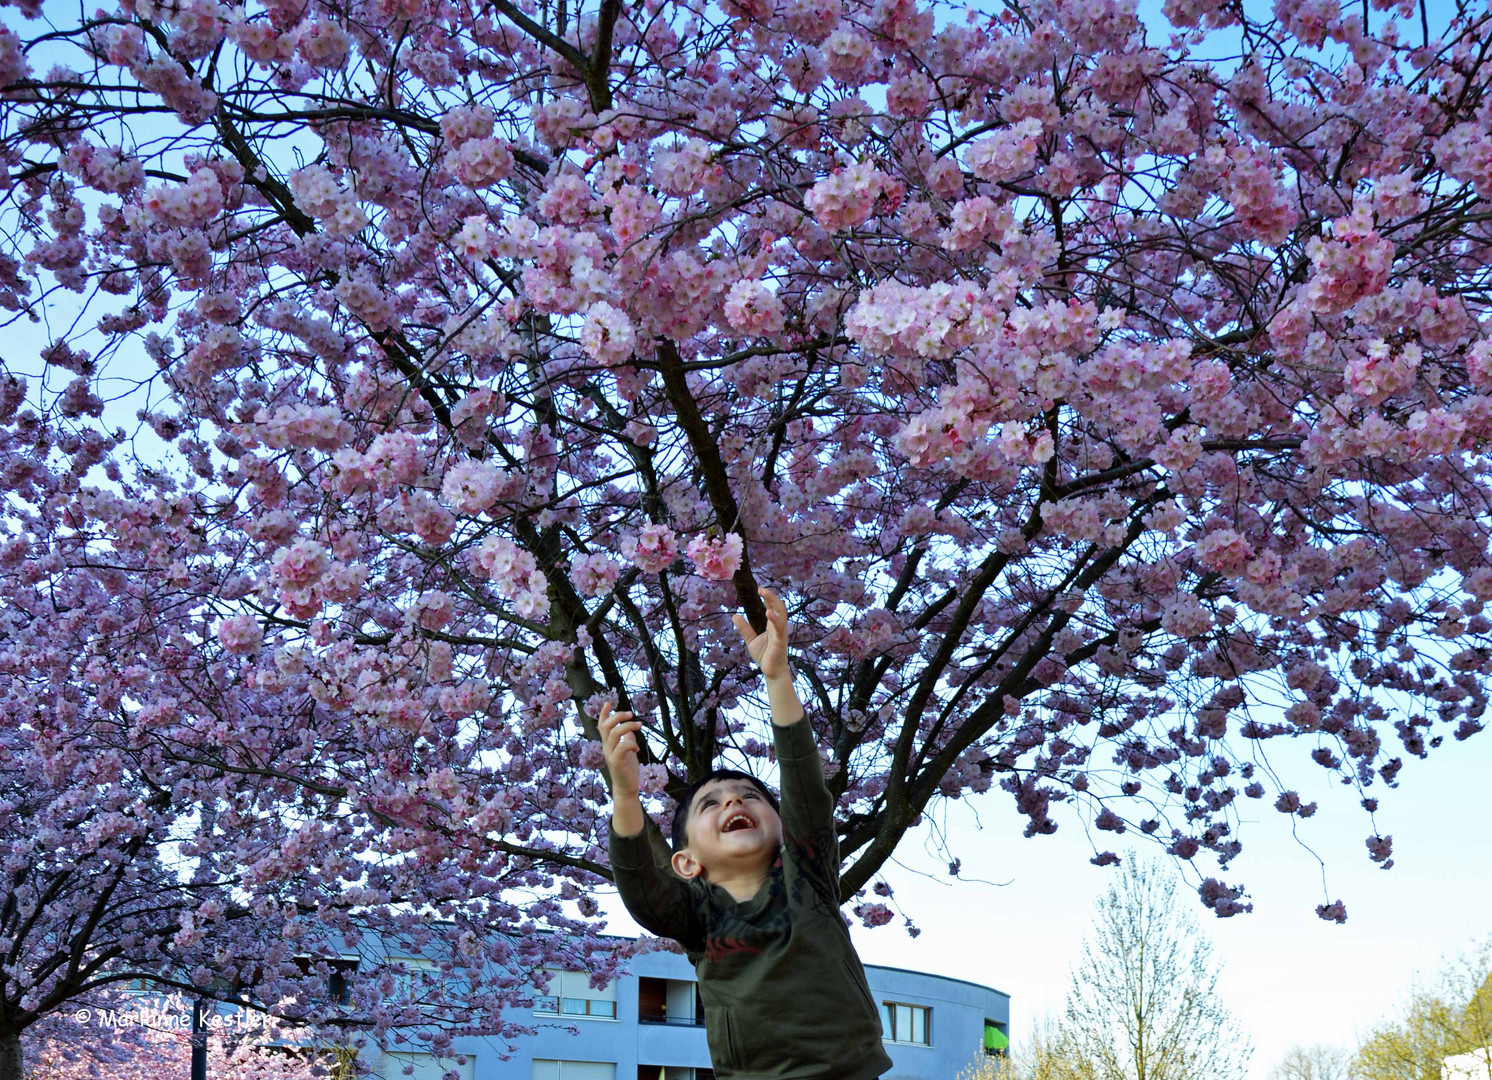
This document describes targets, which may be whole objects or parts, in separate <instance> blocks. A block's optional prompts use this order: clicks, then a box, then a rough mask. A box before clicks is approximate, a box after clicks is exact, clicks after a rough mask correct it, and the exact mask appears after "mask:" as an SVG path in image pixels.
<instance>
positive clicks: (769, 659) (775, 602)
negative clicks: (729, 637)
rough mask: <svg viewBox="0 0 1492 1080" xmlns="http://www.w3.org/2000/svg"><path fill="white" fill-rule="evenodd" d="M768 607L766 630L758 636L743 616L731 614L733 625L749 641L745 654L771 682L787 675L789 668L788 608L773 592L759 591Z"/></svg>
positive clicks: (767, 590)
mask: <svg viewBox="0 0 1492 1080" xmlns="http://www.w3.org/2000/svg"><path fill="white" fill-rule="evenodd" d="M757 592H758V593H760V594H761V598H762V600H763V601H765V602H766V607H767V628H766V630H764V631H763V632H762V633H760V634H758V633H757V632H756V631H755V630H753V629H751V624H750V623H749V622H747V621H746V617H745V616H744V615H732V616H731V617H730V618H731V622H733V623H735V624H736V629H737V630H739V631H740V632H741V638H742V640H744V641H745V642H746V651H747V652H748V653H750V654H751V659H753V660H755V661H756V665H757V667H759V668H761V669H762V674H763V675H765V676H766V677H767V678H768V679H780V678H783V677H784V676H786V675H787V674H788V667H787V605H786V604H784V603H783V602H782V598H781V597H780V596H778V595H777V593H776V592H775V591H773V590H772V589H758V590H757Z"/></svg>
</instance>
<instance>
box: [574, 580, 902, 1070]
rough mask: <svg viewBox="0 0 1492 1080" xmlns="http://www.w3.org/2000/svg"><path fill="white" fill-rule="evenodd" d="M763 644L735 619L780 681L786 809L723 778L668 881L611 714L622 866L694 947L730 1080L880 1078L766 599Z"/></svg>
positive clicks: (679, 825)
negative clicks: (656, 857) (657, 858)
mask: <svg viewBox="0 0 1492 1080" xmlns="http://www.w3.org/2000/svg"><path fill="white" fill-rule="evenodd" d="M762 598H763V600H765V602H766V607H767V629H766V632H765V633H762V634H757V633H755V632H753V631H752V629H751V627H750V625H749V624H747V622H746V620H745V619H744V618H742V617H741V616H740V615H737V616H735V624H736V628H737V629H738V630H739V631H740V632H741V636H742V637H743V638H745V640H746V648H747V650H748V651H749V652H750V654H751V657H752V659H754V660H755V661H756V663H757V665H758V666H759V667H760V668H761V671H762V674H763V675H764V676H765V677H766V680H767V697H768V700H769V701H770V702H771V706H772V731H773V735H774V737H775V741H776V744H777V760H778V763H779V765H780V766H781V773H782V805H781V810H780V812H779V809H778V805H777V801H776V800H775V799H773V797H772V793H771V792H770V791H768V790H767V788H766V787H764V786H763V785H762V783H761V782H760V781H758V780H757V779H756V778H755V777H752V776H748V775H746V774H745V773H738V772H733V771H731V770H717V771H716V772H714V773H712V774H711V775H709V776H707V777H704V778H703V779H702V780H699V781H697V782H696V783H694V784H692V785H690V787H689V788H688V789H687V791H686V792H685V794H684V797H683V800H682V801H681V802H680V804H679V808H678V810H677V811H676V812H675V814H674V821H673V848H674V854H673V862H672V870H673V873H672V874H670V873H669V872H668V870H667V869H665V868H663V867H660V866H658V865H657V864H656V863H655V862H654V861H653V856H652V850H651V848H650V847H649V844H648V839H647V834H646V831H645V829H646V825H647V822H646V819H645V818H644V816H643V809H642V803H641V802H640V801H639V800H638V796H637V779H638V765H637V736H636V734H635V733H636V732H637V731H638V729H639V728H641V727H642V725H641V723H640V722H638V721H636V720H634V719H633V718H632V714H631V713H627V712H612V711H611V710H610V707H609V706H608V707H606V708H603V709H602V712H601V718H600V728H601V741H602V746H603V748H604V749H605V752H606V763H607V765H608V767H609V768H610V769H611V780H612V798H613V801H614V804H615V805H614V807H613V810H612V815H611V866H612V870H613V872H614V873H615V876H616V884H617V889H618V890H619V891H620V893H621V896H622V901H623V902H624V903H625V904H626V905H627V910H628V911H630V912H631V913H632V917H633V918H634V919H636V920H637V921H638V922H639V923H640V924H641V925H643V926H644V927H646V928H647V929H648V930H651V931H652V932H653V933H655V934H658V935H659V936H661V937H670V938H673V939H674V940H675V941H677V942H678V943H679V944H680V945H682V946H683V947H684V950H685V952H686V953H687V954H688V956H689V959H690V961H691V962H692V963H693V964H694V969H695V972H696V974H697V975H698V978H699V995H700V998H701V999H702V1000H703V1001H704V1006H705V1036H706V1039H707V1040H708V1042H709V1046H710V1060H711V1062H712V1063H713V1064H714V1068H715V1076H716V1077H717V1078H719V1080H872V1078H874V1077H879V1076H880V1075H881V1074H882V1073H883V1072H885V1071H886V1070H887V1069H889V1068H890V1067H891V1059H890V1058H889V1057H887V1056H886V1051H885V1049H884V1048H883V1047H882V1045H881V1022H880V1018H879V1014H878V1013H877V1011H876V1007H875V1003H874V1001H872V1000H871V996H870V987H869V985H868V984H867V983H866V981H865V970H864V969H863V968H862V967H861V966H860V958H859V957H858V956H856V955H855V949H854V946H853V945H851V944H850V935H849V930H848V929H847V928H846V926H845V922H844V919H843V917H842V916H841V915H840V913H839V842H838V840H837V839H836V838H835V835H834V805H833V803H832V802H831V800H830V798H829V790H828V788H827V787H826V786H825V785H824V774H823V770H822V768H821V767H820V765H819V758H818V751H817V749H816V748H815V746H814V739H813V732H812V730H811V729H810V727H809V725H808V721H807V720H806V719H804V716H803V705H802V703H801V702H799V700H798V695H797V693H796V691H794V689H793V680H792V675H791V672H790V670H789V668H788V662H787V638H788V626H787V608H786V606H784V604H783V602H782V600H781V599H779V598H778V596H777V595H776V593H774V592H772V591H771V590H770V589H763V590H762Z"/></svg>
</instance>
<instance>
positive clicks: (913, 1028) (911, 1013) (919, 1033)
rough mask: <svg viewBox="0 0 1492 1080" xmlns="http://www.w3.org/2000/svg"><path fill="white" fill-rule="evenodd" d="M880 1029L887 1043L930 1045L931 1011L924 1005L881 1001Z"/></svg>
mask: <svg viewBox="0 0 1492 1080" xmlns="http://www.w3.org/2000/svg"><path fill="white" fill-rule="evenodd" d="M881 1027H882V1029H883V1031H884V1035H885V1039H886V1041H887V1042H894V1043H915V1044H916V1045H918V1046H931V1045H932V1010H931V1009H929V1008H927V1007H926V1006H925V1005H906V1004H903V1003H902V1002H900V1001H883V1002H881Z"/></svg>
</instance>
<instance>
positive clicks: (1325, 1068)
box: [1269, 1043, 1352, 1080]
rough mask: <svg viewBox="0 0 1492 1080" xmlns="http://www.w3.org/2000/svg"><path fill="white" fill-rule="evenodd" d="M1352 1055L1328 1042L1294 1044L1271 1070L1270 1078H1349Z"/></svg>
mask: <svg viewBox="0 0 1492 1080" xmlns="http://www.w3.org/2000/svg"><path fill="white" fill-rule="evenodd" d="M1351 1075H1352V1073H1351V1058H1350V1055H1348V1054H1346V1053H1344V1052H1343V1051H1342V1050H1341V1049H1339V1048H1338V1047H1335V1046H1330V1045H1328V1044H1326V1043H1309V1044H1305V1045H1298V1046H1292V1047H1291V1048H1290V1049H1289V1050H1287V1051H1286V1052H1285V1056H1284V1057H1283V1058H1281V1059H1280V1060H1279V1061H1278V1062H1276V1063H1275V1064H1274V1066H1273V1067H1272V1068H1271V1069H1270V1070H1269V1080H1348V1077H1350V1076H1351Z"/></svg>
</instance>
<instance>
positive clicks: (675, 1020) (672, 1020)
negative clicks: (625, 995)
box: [637, 1012, 705, 1027]
mask: <svg viewBox="0 0 1492 1080" xmlns="http://www.w3.org/2000/svg"><path fill="white" fill-rule="evenodd" d="M637 1022H638V1023H639V1024H667V1025H668V1026H669V1027H704V1026H705V1021H704V1017H699V1018H695V1017H693V1016H668V1015H665V1014H664V1013H645V1012H640V1013H638V1014H637Z"/></svg>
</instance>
